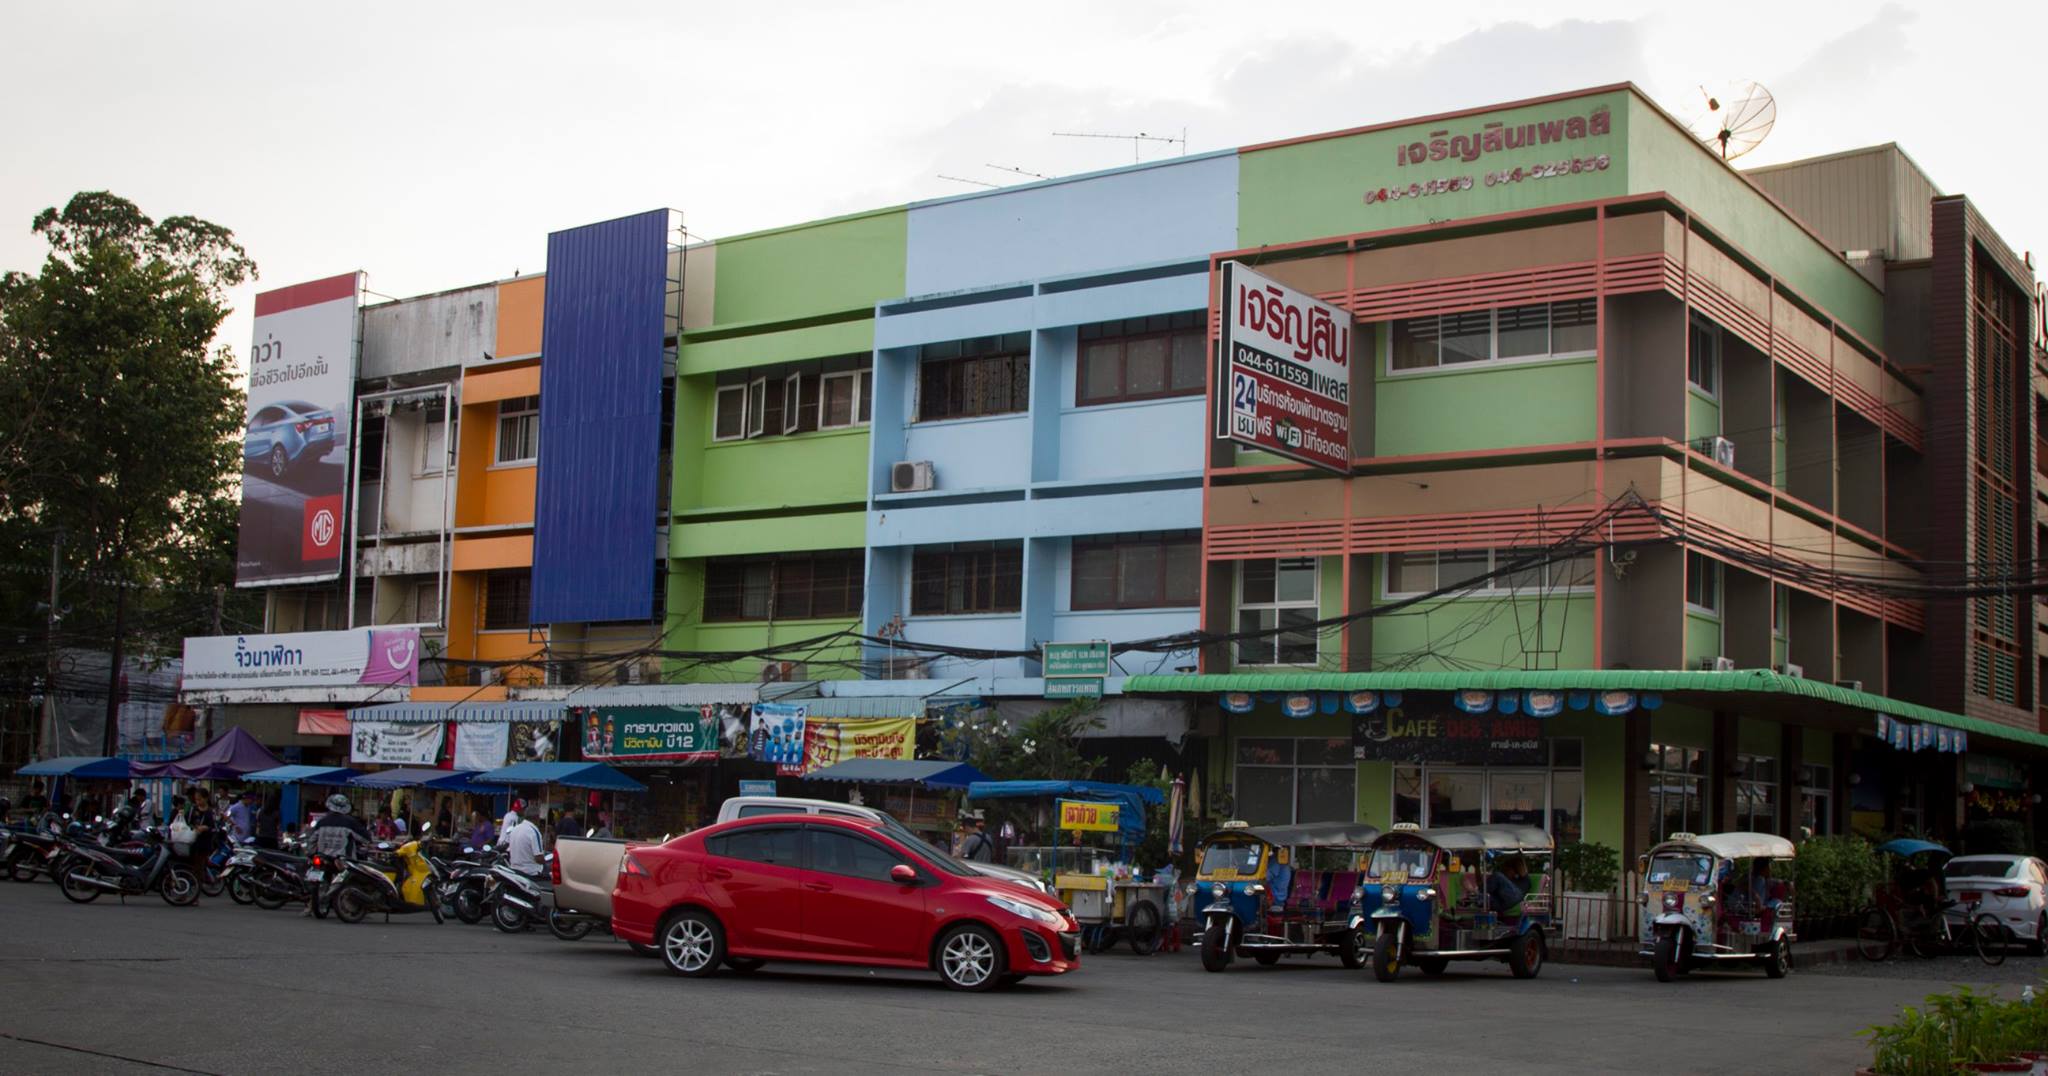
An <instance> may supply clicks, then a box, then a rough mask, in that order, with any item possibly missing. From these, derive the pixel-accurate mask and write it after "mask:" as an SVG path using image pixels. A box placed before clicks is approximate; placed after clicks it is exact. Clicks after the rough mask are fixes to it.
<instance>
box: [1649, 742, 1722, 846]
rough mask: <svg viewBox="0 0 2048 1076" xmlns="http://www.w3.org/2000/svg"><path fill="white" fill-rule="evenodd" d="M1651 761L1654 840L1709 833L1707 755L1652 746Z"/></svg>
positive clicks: (1693, 748) (1703, 752)
mask: <svg viewBox="0 0 2048 1076" xmlns="http://www.w3.org/2000/svg"><path fill="white" fill-rule="evenodd" d="M1649 761H1650V767H1651V772H1650V821H1651V825H1652V826H1653V827H1654V828H1653V829H1652V831H1651V834H1650V836H1651V839H1652V840H1653V841H1662V840H1665V839H1666V838H1668V837H1670V836H1671V835H1672V834H1673V833H1702V832H1706V829H1707V828H1708V827H1707V826H1706V820H1707V797H1706V791H1707V787H1706V772H1707V752H1705V751H1702V750H1700V749H1698V748H1696V747H1676V746H1672V745H1668V744H1651V745H1650V757H1649Z"/></svg>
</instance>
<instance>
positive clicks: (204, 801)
mask: <svg viewBox="0 0 2048 1076" xmlns="http://www.w3.org/2000/svg"><path fill="white" fill-rule="evenodd" d="M185 825H186V827H187V828H189V829H190V830H191V831H192V844H191V847H190V848H188V849H187V850H186V853H185V861H186V862H187V863H189V864H191V866H192V869H193V870H194V871H197V872H199V873H200V874H201V875H202V876H204V874H205V873H206V871H207V869H208V868H207V864H206V860H207V857H208V856H211V855H212V854H213V843H214V841H216V840H218V839H219V837H220V819H219V817H218V816H216V815H215V814H214V813H213V795H212V794H211V793H209V792H207V791H206V789H204V788H201V787H199V786H198V785H194V786H192V789H191V791H190V794H189V797H188V799H187V800H186V804H185Z"/></svg>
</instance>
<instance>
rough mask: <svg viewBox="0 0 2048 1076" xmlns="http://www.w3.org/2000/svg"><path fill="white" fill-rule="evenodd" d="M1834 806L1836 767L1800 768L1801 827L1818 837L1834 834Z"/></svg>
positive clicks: (1807, 766)
mask: <svg viewBox="0 0 2048 1076" xmlns="http://www.w3.org/2000/svg"><path fill="white" fill-rule="evenodd" d="M1834 804H1835V771H1834V767H1832V766H1819V765H1813V764H1808V765H1805V766H1801V767H1799V827H1800V828H1801V829H1803V830H1805V831H1806V832H1807V833H1811V834H1815V835H1817V836H1818V835H1825V834H1829V833H1833V832H1834V817H1835V809H1834Z"/></svg>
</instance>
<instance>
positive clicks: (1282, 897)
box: [1189, 821, 1380, 971]
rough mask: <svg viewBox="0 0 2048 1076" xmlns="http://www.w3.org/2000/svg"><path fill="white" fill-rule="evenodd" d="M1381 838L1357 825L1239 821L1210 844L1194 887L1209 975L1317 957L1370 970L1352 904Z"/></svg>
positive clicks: (1201, 853) (1200, 856) (1199, 854)
mask: <svg viewBox="0 0 2048 1076" xmlns="http://www.w3.org/2000/svg"><path fill="white" fill-rule="evenodd" d="M1379 832H1380V831H1379V830H1378V829H1377V828H1375V827H1373V826H1368V825H1364V824H1362V823H1357V822H1317V823H1308V824H1304V825H1298V826H1263V827H1257V828H1254V827H1252V826H1249V825H1247V824H1246V823H1244V822H1235V821H1233V822H1225V823H1224V824H1223V828H1221V829H1219V830H1217V831H1216V832H1214V833H1211V834H1210V835H1209V836H1207V837H1205V838H1203V839H1202V842H1201V845H1200V846H1199V847H1198V848H1197V850H1196V855H1195V881H1194V884H1193V885H1191V886H1190V887H1189V894H1190V896H1191V897H1192V898H1193V901H1192V902H1193V906H1194V907H1196V908H1197V909H1199V916H1200V922H1201V924H1202V969H1203V970H1204V971H1222V970H1223V969H1224V968H1227V967H1229V966H1230V962H1231V961H1232V960H1233V959H1235V958H1236V957H1239V956H1249V957H1251V958H1252V959H1253V960H1255V961H1257V962H1259V963H1260V964H1262V965H1272V964H1275V963H1278V962H1279V960H1280V958H1281V957H1283V956H1307V955H1312V954H1316V953H1332V954H1335V955H1336V956H1337V958H1338V959H1339V960H1342V961H1343V962H1344V966H1345V967H1347V968H1356V967H1359V966H1360V965H1362V964H1364V963H1365V948H1364V939H1363V938H1361V937H1360V935H1359V933H1358V930H1357V928H1356V927H1355V926H1354V925H1353V924H1352V918H1353V917H1352V915H1351V912H1352V901H1353V894H1354V893H1355V892H1356V890H1357V880H1358V867H1359V861H1360V860H1361V859H1362V858H1363V857H1364V855H1365V852H1366V850H1367V849H1369V848H1371V847H1372V842H1373V839H1374V838H1375V837H1377V836H1379Z"/></svg>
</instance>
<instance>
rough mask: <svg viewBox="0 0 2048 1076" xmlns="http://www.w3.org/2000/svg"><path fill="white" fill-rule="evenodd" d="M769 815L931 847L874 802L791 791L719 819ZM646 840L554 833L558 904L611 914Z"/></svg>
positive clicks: (752, 800) (1034, 885)
mask: <svg viewBox="0 0 2048 1076" xmlns="http://www.w3.org/2000/svg"><path fill="white" fill-rule="evenodd" d="M767 814H836V815H840V816H843V817H847V818H868V819H873V820H874V821H876V822H880V823H881V824H882V826H883V828H885V829H886V830H888V832H889V835H890V836H892V837H894V838H896V839H897V840H899V841H902V842H904V843H905V844H909V845H912V846H913V847H916V846H922V847H926V848H930V847H931V845H930V843H929V842H927V841H926V840H925V839H924V838H922V837H919V836H918V835H917V834H915V833H912V832H911V831H910V828H909V827H908V826H905V825H904V824H903V823H901V822H898V821H897V820H896V819H895V818H894V817H893V816H891V815H888V814H885V813H883V812H881V811H877V810H875V809H874V808H873V807H861V806H857V805H855V804H851V803H833V802H832V801H830V800H807V799H798V798H795V797H792V796H734V797H733V798H731V799H729V800H726V801H725V803H723V804H722V805H720V806H719V808H718V820H719V821H720V822H730V821H732V820H733V819H735V818H751V817H754V816H756V815H767ZM647 843H649V842H646V841H622V840H617V839H613V838H604V837H557V838H555V864H554V865H555V867H556V868H558V869H559V871H560V873H559V875H558V876H557V879H556V881H555V907H557V908H563V909H573V910H575V911H579V912H583V913H585V914H588V915H596V916H602V917H605V918H610V916H611V914H612V888H613V887H614V886H616V885H617V884H618V878H619V863H620V862H621V861H623V860H624V859H625V858H626V850H627V849H628V848H632V847H635V846H636V845H642V844H647ZM933 850H934V851H938V850H937V849H933ZM962 862H963V863H965V864H966V866H967V867H968V869H970V870H972V871H974V872H975V873H976V874H980V875H984V876H986V877H989V878H998V879H1001V880H1002V881H1005V882H1010V883H1013V884H1016V885H1021V886H1023V887H1025V888H1026V889H1031V890H1035V891H1037V892H1040V893H1047V894H1050V893H1051V892H1052V890H1051V889H1049V888H1048V887H1047V886H1046V884H1045V883H1044V882H1043V881H1040V880H1039V878H1038V876H1036V875H1034V874H1030V873H1028V872H1026V871H1020V870H1016V869H1014V868H1011V867H1004V866H1000V865H998V864H995V863H976V862H974V861H972V860H963V861H962Z"/></svg>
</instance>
